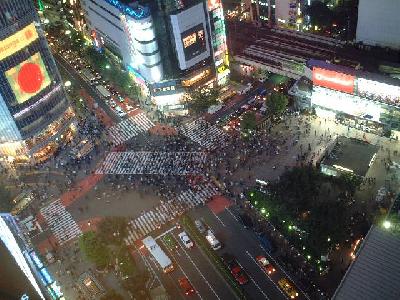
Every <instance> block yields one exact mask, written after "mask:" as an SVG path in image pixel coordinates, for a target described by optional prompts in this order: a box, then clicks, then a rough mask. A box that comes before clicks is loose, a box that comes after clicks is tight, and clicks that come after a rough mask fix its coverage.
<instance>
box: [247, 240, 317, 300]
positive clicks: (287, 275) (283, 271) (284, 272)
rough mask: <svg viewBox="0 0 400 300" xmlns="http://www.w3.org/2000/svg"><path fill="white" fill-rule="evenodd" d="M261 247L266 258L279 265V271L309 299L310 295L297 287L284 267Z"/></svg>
mask: <svg viewBox="0 0 400 300" xmlns="http://www.w3.org/2000/svg"><path fill="white" fill-rule="evenodd" d="M262 249H263V250H264V252H265V254H266V255H267V256H268V258H269V259H271V260H272V261H273V262H274V264H275V265H276V266H278V267H279V269H280V271H281V272H282V273H283V274H285V275H286V277H287V278H289V279H290V281H291V282H292V283H293V284H294V286H295V287H296V288H297V289H298V290H299V291H300V292H301V293H302V294H303V295H304V297H306V298H307V299H308V300H310V297H309V296H308V295H307V294H306V293H305V292H304V291H303V290H302V289H301V288H299V287H298V286H297V284H296V282H295V281H294V280H293V279H292V277H291V276H290V275H289V274H288V273H286V271H285V269H284V268H282V266H281V265H280V264H279V263H278V262H277V261H276V260H275V259H274V258H273V257H272V256H271V255H270V254H269V253H268V252H267V251H266V250H265V249H264V247H262ZM246 252H247V251H246ZM248 254H249V253H248ZM249 255H250V254H249Z"/></svg>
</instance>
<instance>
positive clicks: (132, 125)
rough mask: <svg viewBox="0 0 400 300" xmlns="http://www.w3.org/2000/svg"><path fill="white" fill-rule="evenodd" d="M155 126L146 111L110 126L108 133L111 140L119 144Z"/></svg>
mask: <svg viewBox="0 0 400 300" xmlns="http://www.w3.org/2000/svg"><path fill="white" fill-rule="evenodd" d="M153 126H154V123H153V122H152V121H151V120H150V119H149V118H148V117H147V116H146V115H145V114H144V113H140V114H137V115H135V116H133V117H129V118H128V119H126V120H124V121H122V122H120V123H118V124H116V125H114V126H112V127H110V128H109V129H108V131H107V133H108V136H109V138H110V140H111V142H112V143H113V144H114V145H115V146H118V145H121V144H122V143H124V142H126V141H128V140H130V139H131V138H133V137H135V136H137V135H139V134H141V133H144V132H146V131H148V130H149V129H150V128H152V127H153Z"/></svg>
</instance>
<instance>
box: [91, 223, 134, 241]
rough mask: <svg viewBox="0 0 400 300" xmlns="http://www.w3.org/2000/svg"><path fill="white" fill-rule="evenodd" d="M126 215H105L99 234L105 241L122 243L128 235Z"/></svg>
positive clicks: (99, 226) (99, 227)
mask: <svg viewBox="0 0 400 300" xmlns="http://www.w3.org/2000/svg"><path fill="white" fill-rule="evenodd" d="M127 225H128V222H127V220H126V218H124V217H105V218H104V219H103V220H102V221H101V223H100V224H99V225H98V236H99V238H100V239H101V240H103V242H104V243H114V244H121V243H123V241H124V238H125V237H126V235H127V229H126V227H127Z"/></svg>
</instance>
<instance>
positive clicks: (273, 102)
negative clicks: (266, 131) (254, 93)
mask: <svg viewBox="0 0 400 300" xmlns="http://www.w3.org/2000/svg"><path fill="white" fill-rule="evenodd" d="M288 103H289V101H288V97H287V96H286V95H284V94H282V93H277V92H274V93H272V94H271V95H270V96H269V97H268V98H267V100H266V105H267V108H268V112H269V114H270V117H272V116H280V115H281V114H282V113H283V112H284V111H285V109H286V106H287V105H288Z"/></svg>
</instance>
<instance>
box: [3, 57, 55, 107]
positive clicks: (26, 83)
mask: <svg viewBox="0 0 400 300" xmlns="http://www.w3.org/2000/svg"><path fill="white" fill-rule="evenodd" d="M5 75H6V78H7V80H8V83H9V84H10V86H11V89H12V91H13V93H14V95H15V98H16V99H17V102H18V103H20V104H21V103H24V102H25V101H27V100H29V99H30V98H31V97H33V96H35V95H36V94H38V93H40V92H41V91H42V90H43V89H44V88H46V87H47V86H48V85H49V84H50V82H51V80H50V77H49V74H48V73H47V70H46V67H45V65H44V63H43V60H42V57H41V55H40V53H36V54H34V55H32V56H31V57H30V58H28V59H27V60H25V61H23V62H21V63H20V64H19V65H17V66H15V67H13V68H11V69H9V70H8V71H6V72H5Z"/></svg>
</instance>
